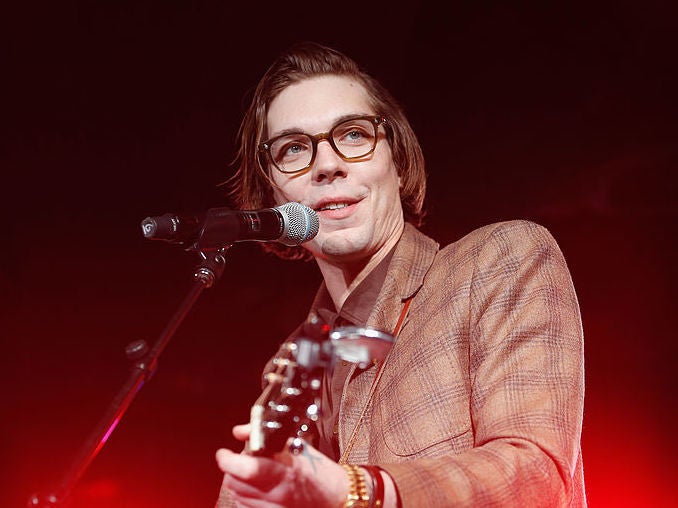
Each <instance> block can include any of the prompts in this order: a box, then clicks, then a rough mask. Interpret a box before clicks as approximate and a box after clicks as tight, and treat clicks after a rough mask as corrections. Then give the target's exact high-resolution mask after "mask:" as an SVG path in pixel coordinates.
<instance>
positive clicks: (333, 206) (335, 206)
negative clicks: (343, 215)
mask: <svg viewBox="0 0 678 508" xmlns="http://www.w3.org/2000/svg"><path fill="white" fill-rule="evenodd" d="M347 206H348V205H347V204H346V203H329V204H327V205H325V206H323V207H321V208H320V211H322V210H338V209H339V208H346V207H347Z"/></svg>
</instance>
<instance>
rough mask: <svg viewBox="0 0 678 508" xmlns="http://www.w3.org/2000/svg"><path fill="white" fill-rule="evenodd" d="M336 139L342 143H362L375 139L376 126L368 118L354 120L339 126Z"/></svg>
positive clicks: (335, 135)
mask: <svg viewBox="0 0 678 508" xmlns="http://www.w3.org/2000/svg"><path fill="white" fill-rule="evenodd" d="M333 138H334V141H335V142H336V143H338V144H342V145H362V144H365V143H371V142H372V140H373V139H374V127H372V124H370V122H369V121H366V120H352V121H349V122H346V123H343V124H340V125H338V126H337V128H336V129H335V130H334V133H333Z"/></svg>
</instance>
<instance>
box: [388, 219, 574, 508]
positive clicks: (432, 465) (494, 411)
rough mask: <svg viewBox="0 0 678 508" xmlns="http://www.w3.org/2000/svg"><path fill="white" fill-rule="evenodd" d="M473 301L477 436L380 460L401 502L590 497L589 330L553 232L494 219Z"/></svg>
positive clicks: (480, 252) (480, 253) (537, 501)
mask: <svg viewBox="0 0 678 508" xmlns="http://www.w3.org/2000/svg"><path fill="white" fill-rule="evenodd" d="M442 290H443V291H444V290H445V288H444V287H443V288H442ZM468 299H469V301H468V309H469V315H468V371H469V372H468V375H469V390H470V397H469V403H470V408H469V410H470V421H471V426H472V429H471V430H472V433H473V446H472V447H470V448H469V449H467V450H466V451H463V452H462V453H459V454H445V455H443V456H438V457H429V458H417V459H413V460H410V461H404V462H400V463H395V464H394V463H390V464H380V465H381V466H382V467H383V468H384V469H385V470H387V471H388V472H389V474H390V475H391V476H392V477H393V478H394V481H395V483H396V485H397V487H398V490H399V492H400V496H401V499H402V502H403V506H405V507H409V506H474V507H475V506H502V507H504V506H583V505H585V503H586V501H585V497H584V495H583V479H582V467H581V451H580V437H581V430H582V418H583V400H584V359H583V332H582V327H581V318H580V314H579V306H578V303H577V298H576V295H575V291H574V287H573V285H572V281H571V278H570V274H569V271H568V269H567V266H566V263H565V260H564V257H563V255H562V253H561V251H560V249H559V248H558V246H557V244H556V242H555V240H554V239H553V237H552V236H551V235H550V234H549V232H548V231H547V230H546V229H544V228H543V227H541V226H538V225H536V224H534V223H531V222H526V221H514V222H509V223H502V224H500V225H497V226H495V227H494V228H492V229H490V230H489V232H488V234H486V235H485V236H484V239H483V240H482V241H479V242H478V243H477V245H476V246H475V247H474V248H473V249H472V275H471V282H470V286H469V290H468Z"/></svg>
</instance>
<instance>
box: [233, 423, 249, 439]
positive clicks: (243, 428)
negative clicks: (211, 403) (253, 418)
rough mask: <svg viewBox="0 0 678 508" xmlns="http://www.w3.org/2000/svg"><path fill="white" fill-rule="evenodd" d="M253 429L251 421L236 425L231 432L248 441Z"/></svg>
mask: <svg viewBox="0 0 678 508" xmlns="http://www.w3.org/2000/svg"><path fill="white" fill-rule="evenodd" d="M251 430H252V426H251V425H250V424H249V423H246V424H243V425H236V426H234V427H233V429H232V430H231V432H232V433H233V437H234V438H236V439H237V440H238V441H247V440H248V439H249V438H250V431H251Z"/></svg>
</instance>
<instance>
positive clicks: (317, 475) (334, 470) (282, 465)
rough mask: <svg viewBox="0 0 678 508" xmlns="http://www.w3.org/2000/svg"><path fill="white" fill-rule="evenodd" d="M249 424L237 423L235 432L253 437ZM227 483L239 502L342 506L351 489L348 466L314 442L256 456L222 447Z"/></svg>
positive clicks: (220, 460) (219, 460)
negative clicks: (293, 451) (294, 449)
mask: <svg viewBox="0 0 678 508" xmlns="http://www.w3.org/2000/svg"><path fill="white" fill-rule="evenodd" d="M249 434H250V426H249V425H236V426H235V427H234V428H233V435H234V436H235V438H236V439H238V440H240V441H246V440H247V439H248V438H249ZM216 459H217V464H218V465H219V469H221V470H222V471H223V472H224V486H226V487H227V488H228V489H229V491H230V492H231V495H232V496H233V500H234V501H235V502H236V505H238V506H252V507H257V506H277V507H283V506H284V507H292V506H312V507H319V508H322V507H332V508H336V507H337V506H342V505H343V503H344V502H345V501H346V496H347V493H348V489H349V482H348V475H347V474H346V472H345V471H344V469H343V468H342V467H341V466H340V465H339V464H337V463H336V462H334V461H333V460H331V459H330V458H329V457H327V456H325V455H323V454H322V453H320V452H319V451H318V450H316V449H315V448H313V447H312V446H311V445H309V444H307V443H304V449H303V451H302V452H301V453H299V454H298V455H292V454H290V453H289V452H288V451H287V450H284V451H282V452H280V453H278V454H276V455H275V456H274V457H271V458H268V457H254V456H250V455H245V454H244V453H241V454H237V453H234V452H232V451H231V450H227V449H220V450H219V451H217V455H216Z"/></svg>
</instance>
